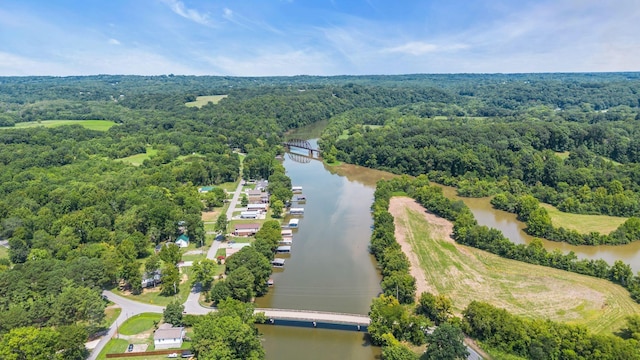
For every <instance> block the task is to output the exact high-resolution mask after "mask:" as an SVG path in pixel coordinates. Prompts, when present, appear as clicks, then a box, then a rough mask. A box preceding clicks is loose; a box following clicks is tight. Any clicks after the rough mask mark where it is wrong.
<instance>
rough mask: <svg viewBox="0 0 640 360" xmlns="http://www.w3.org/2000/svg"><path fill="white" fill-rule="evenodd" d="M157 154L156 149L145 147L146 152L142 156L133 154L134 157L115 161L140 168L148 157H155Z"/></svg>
mask: <svg viewBox="0 0 640 360" xmlns="http://www.w3.org/2000/svg"><path fill="white" fill-rule="evenodd" d="M157 153H158V149H154V148H153V147H151V146H147V152H145V153H143V154H135V155H131V156H127V157H123V158H120V159H116V160H117V161H122V162H126V163H129V164H131V165H134V166H140V165H142V163H143V162H144V161H145V160H146V159H149V158H150V157H152V156H154V155H156V154H157Z"/></svg>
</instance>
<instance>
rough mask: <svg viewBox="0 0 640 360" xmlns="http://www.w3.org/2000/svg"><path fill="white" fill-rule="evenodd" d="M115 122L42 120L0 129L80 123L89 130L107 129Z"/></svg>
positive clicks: (0, 128)
mask: <svg viewBox="0 0 640 360" xmlns="http://www.w3.org/2000/svg"><path fill="white" fill-rule="evenodd" d="M115 124H116V123H115V122H113V121H110V120H43V121H31V122H21V123H17V124H15V125H14V126H7V127H0V130H6V129H27V128H33V127H39V126H43V127H57V126H63V125H82V126H84V127H85V128H87V129H89V130H98V131H107V130H109V129H110V128H111V127H112V126H114V125H115Z"/></svg>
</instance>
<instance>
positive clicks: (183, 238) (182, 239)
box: [176, 234, 189, 248]
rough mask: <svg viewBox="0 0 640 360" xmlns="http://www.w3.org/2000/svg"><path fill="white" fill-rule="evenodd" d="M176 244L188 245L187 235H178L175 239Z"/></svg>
mask: <svg viewBox="0 0 640 360" xmlns="http://www.w3.org/2000/svg"><path fill="white" fill-rule="evenodd" d="M176 245H178V246H179V247H181V248H186V247H187V246H189V237H188V236H187V235H184V234H182V235H180V236H178V238H177V239H176Z"/></svg>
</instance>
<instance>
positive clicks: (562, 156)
mask: <svg viewBox="0 0 640 360" xmlns="http://www.w3.org/2000/svg"><path fill="white" fill-rule="evenodd" d="M569 154H571V152H569V151H563V152H556V156H557V157H559V158H560V159H562V160H565V159H566V158H568V157H569ZM599 158H601V159H602V160H604V161H607V162H610V163H612V164H613V165H616V166H618V165H622V164H621V163H619V162H617V161H615V160H611V159H609V158H606V157H604V156H599Z"/></svg>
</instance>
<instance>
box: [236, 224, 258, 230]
mask: <svg viewBox="0 0 640 360" xmlns="http://www.w3.org/2000/svg"><path fill="white" fill-rule="evenodd" d="M235 228H236V230H247V229H260V224H255V223H250V224H236V226H235Z"/></svg>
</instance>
